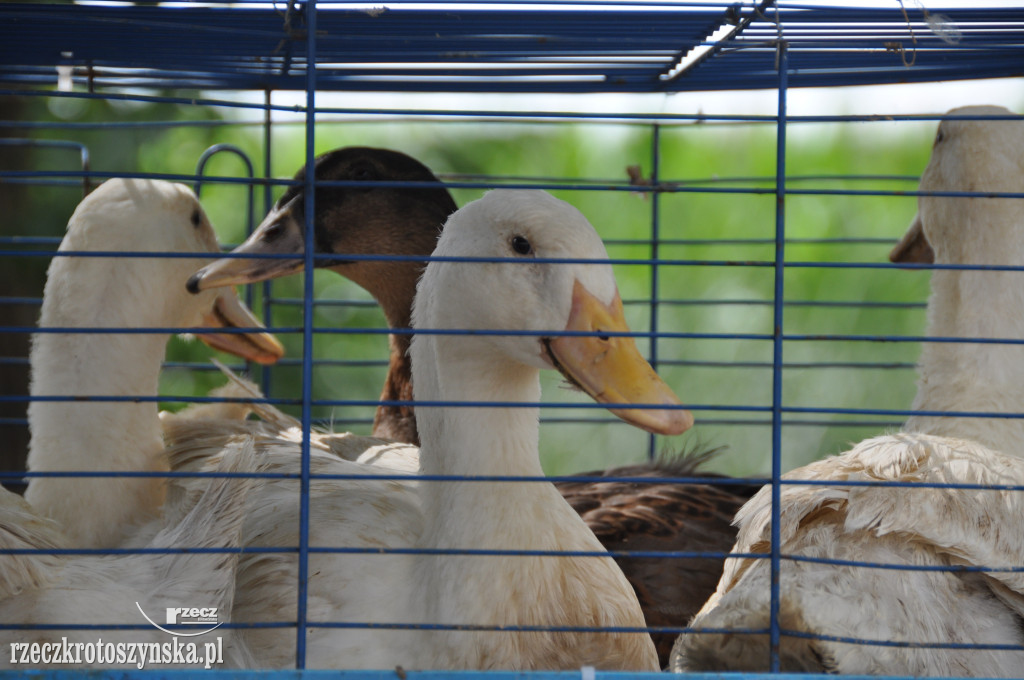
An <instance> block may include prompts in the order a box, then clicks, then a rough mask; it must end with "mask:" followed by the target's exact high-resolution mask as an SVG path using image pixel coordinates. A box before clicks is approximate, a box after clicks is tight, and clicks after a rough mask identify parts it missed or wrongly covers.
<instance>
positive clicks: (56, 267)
mask: <svg viewBox="0 0 1024 680" xmlns="http://www.w3.org/2000/svg"><path fill="white" fill-rule="evenodd" d="M68 251H105V252H109V251H135V252H139V251H147V252H161V251H168V252H173V253H209V254H210V255H211V257H212V256H213V255H215V254H216V253H217V252H219V248H218V247H217V239H216V237H215V236H214V233H213V228H212V227H211V226H210V223H209V220H208V219H207V217H206V214H205V213H204V212H203V209H202V207H201V206H200V204H199V201H198V199H197V198H196V196H195V194H193V193H192V191H191V190H190V189H188V188H187V187H185V186H184V185H181V184H171V183H168V182H160V181H152V180H128V179H111V180H109V181H107V182H105V183H104V184H103V185H102V186H100V187H99V188H98V189H96V190H95V191H94V192H93V193H92V194H90V195H89V196H88V197H86V198H85V199H84V200H83V201H82V202H81V203H80V204H79V206H78V208H77V209H76V210H75V213H74V214H73V215H72V216H71V219H70V221H69V222H68V229H67V234H66V236H65V237H64V239H63V241H62V242H61V245H60V252H61V253H66V252H68ZM203 261H205V260H202V259H200V260H198V261H197V260H196V259H192V258H183V257H178V258H174V257H168V258H163V257H127V258H126V257H118V258H113V257H94V256H62V255H58V256H57V257H54V259H53V261H52V263H51V264H50V269H49V272H48V275H47V282H46V289H45V291H44V294H43V306H42V312H41V314H40V326H43V327H58V328H83V329H95V328H108V327H109V328H145V327H155V328H168V327H192V326H216V325H244V326H258V325H259V322H258V321H257V320H256V319H255V318H254V317H253V316H252V315H251V314H250V313H249V312H248V310H247V309H245V308H244V307H242V306H241V303H240V302H239V301H238V298H237V296H236V295H235V293H234V291H233V290H230V289H227V290H224V291H217V292H216V293H213V294H211V293H205V294H203V295H199V296H194V295H190V294H189V293H188V292H187V291H186V290H185V281H186V280H187V279H188V276H189V273H190V272H191V271H192V270H193V269H195V267H196V265H197V262H203ZM201 337H202V338H203V340H204V341H205V342H207V343H208V344H211V345H212V346H214V347H217V348H221V349H227V350H229V351H232V352H235V353H237V354H240V355H243V356H248V357H250V358H252V359H255V360H257V361H262V362H272V361H274V360H276V359H277V358H278V357H280V356H281V354H282V353H283V350H282V348H281V346H280V344H278V343H277V341H276V340H275V339H274V338H272V337H271V336H268V335H266V334H251V335H238V334H234V335H227V334H220V335H203V336H201ZM169 338H170V335H169V334H168V333H152V334H141V333H87V332H81V333H74V332H72V333H40V334H37V335H36V336H35V337H34V339H33V343H32V353H31V364H32V383H31V393H32V396H33V397H36V398H39V397H48V396H78V397H89V396H149V395H155V394H157V385H158V377H159V373H160V368H161V363H162V361H163V357H164V352H165V347H166V345H167V341H168V340H169ZM28 420H29V429H30V430H31V437H32V439H31V444H30V447H29V454H28V468H29V470H30V471H32V472H58V471H70V470H87V471H94V472H103V471H133V472H162V471H166V470H167V469H168V467H167V460H166V457H165V455H164V445H163V439H162V433H161V428H160V422H159V420H158V418H157V405H156V403H154V402H139V403H133V402H130V401H113V402H102V401H92V402H90V401H88V400H80V401H76V400H72V401H47V400H37V401H33V402H31V403H30V405H29V408H28ZM164 486H165V484H164V480H162V479H159V478H123V477H122V478H102V477H92V478H61V477H37V478H32V479H31V480H30V481H29V486H28V490H27V491H26V493H25V498H26V499H27V500H28V501H29V503H30V504H31V505H32V507H33V508H34V509H35V510H36V511H38V512H40V513H41V514H42V515H44V516H46V517H50V518H52V519H54V520H56V521H57V524H58V525H59V526H60V527H61V528H62V530H63V531H64V532H65V534H66V535H67V537H68V538H69V539H70V540H71V545H73V546H74V547H79V548H101V547H113V546H116V545H118V544H120V543H121V542H122V541H123V540H124V539H125V537H126V536H127V535H128V534H130V533H131V532H132V531H133V530H134V527H136V526H137V525H139V524H141V523H144V522H146V521H148V520H150V519H153V518H154V517H156V516H157V515H158V513H159V509H160V506H161V504H162V502H163V497H164Z"/></svg>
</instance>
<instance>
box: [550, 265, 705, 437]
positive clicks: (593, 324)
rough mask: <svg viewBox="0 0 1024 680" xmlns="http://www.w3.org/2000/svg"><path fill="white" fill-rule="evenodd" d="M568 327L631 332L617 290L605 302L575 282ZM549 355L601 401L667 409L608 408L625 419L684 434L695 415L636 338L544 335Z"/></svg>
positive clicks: (657, 431) (650, 429) (659, 431)
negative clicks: (644, 351) (664, 378)
mask: <svg viewBox="0 0 1024 680" xmlns="http://www.w3.org/2000/svg"><path fill="white" fill-rule="evenodd" d="M565 330H567V331H589V332H594V333H602V332H611V333H618V332H628V331H629V326H627V325H626V319H625V316H624V315H623V312H622V300H621V298H619V294H618V293H616V294H615V299H614V300H612V302H611V304H608V305H605V304H602V303H601V301H600V300H598V299H597V298H596V297H594V295H592V294H591V293H590V292H589V291H588V290H587V289H586V288H584V287H583V285H582V284H581V283H580V282H579V281H576V284H575V285H574V286H573V291H572V311H571V312H570V314H569V322H568V324H567V325H566V327H565ZM545 346H546V349H547V353H548V359H549V360H550V361H551V363H552V364H554V366H555V368H557V369H558V371H559V372H560V373H561V374H562V375H563V376H565V378H566V379H567V380H568V381H569V382H571V383H573V384H574V385H576V386H578V387H579V388H580V389H582V390H583V391H584V392H586V393H587V394H589V395H590V396H591V397H593V399H594V400H595V401H597V402H598V403H600V404H637V405H644V406H656V407H663V408H628V407H614V408H611V409H609V410H610V411H611V412H612V413H614V414H615V415H616V416H618V417H619V418H622V420H624V421H626V422H627V423H630V424H631V425H636V426H637V427H639V428H641V429H644V430H647V431H648V432H652V433H654V434H668V435H672V434H681V433H683V432H685V431H686V430H688V429H689V428H690V427H691V426H692V425H693V415H691V414H690V412H689V411H687V410H685V409H683V408H682V402H680V401H679V398H678V397H677V396H676V395H675V393H674V392H673V391H672V389H671V388H669V386H668V385H666V384H665V381H663V380H662V379H661V378H660V377H658V374H657V373H655V372H654V369H653V368H651V365H650V364H649V363H647V361H646V360H645V359H644V358H643V356H642V355H641V354H640V352H639V350H637V348H636V343H635V342H633V338H630V337H625V336H612V335H593V336H583V335H571V336H564V335H563V336H560V337H558V338H555V339H553V340H546V341H545Z"/></svg>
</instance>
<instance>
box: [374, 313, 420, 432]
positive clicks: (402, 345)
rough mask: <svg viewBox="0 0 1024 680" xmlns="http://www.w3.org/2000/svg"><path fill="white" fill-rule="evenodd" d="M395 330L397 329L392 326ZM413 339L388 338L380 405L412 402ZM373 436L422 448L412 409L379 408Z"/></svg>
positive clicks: (403, 336) (404, 407)
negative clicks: (411, 346)
mask: <svg viewBox="0 0 1024 680" xmlns="http://www.w3.org/2000/svg"><path fill="white" fill-rule="evenodd" d="M392 328H395V326H394V325H392ZM411 339H412V336H411V335H409V334H407V333H401V334H397V333H392V334H391V335H389V336H388V344H389V346H390V348H391V356H390V361H389V363H388V375H387V378H386V379H385V381H384V389H383V391H382V392H381V393H380V400H381V401H412V360H410V359H409V342H410V340H411ZM373 436H374V437H380V438H382V439H391V440H393V441H399V442H404V443H406V444H415V445H416V446H419V444H420V436H419V432H418V431H417V429H416V414H415V412H414V410H413V407H412V406H391V405H386V404H382V405H380V406H378V407H377V413H376V415H374V418H373Z"/></svg>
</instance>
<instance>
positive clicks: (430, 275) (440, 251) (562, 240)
mask: <svg viewBox="0 0 1024 680" xmlns="http://www.w3.org/2000/svg"><path fill="white" fill-rule="evenodd" d="M434 255H435V256H443V257H445V258H461V257H466V258H475V259H485V260H486V259H489V258H494V259H495V260H513V261H491V262H478V263H464V262H432V263H431V264H430V265H428V267H427V269H426V271H425V273H424V276H423V279H422V280H421V282H420V288H419V290H420V293H419V294H418V295H417V298H416V303H415V305H414V309H413V326H414V327H415V328H417V329H418V330H423V329H431V328H433V329H466V330H470V331H485V332H486V334H483V335H469V336H460V335H457V336H431V337H434V338H436V339H437V343H432V344H444V345H467V346H472V347H473V348H474V349H473V350H471V351H470V352H469V353H465V354H462V358H463V359H464V360H467V361H472V359H473V358H474V356H475V355H478V356H479V357H480V358H481V366H480V368H481V369H484V366H486V367H487V369H485V370H490V371H491V372H492V373H493V372H497V375H502V376H504V377H506V378H507V377H509V376H510V373H516V372H520V370H521V369H525V368H529V369H533V370H534V371H536V370H540V369H545V368H555V369H557V370H559V371H560V372H561V373H562V375H563V376H565V377H566V378H567V379H568V380H569V382H571V383H573V384H574V385H576V386H577V387H579V388H580V389H582V390H583V391H585V392H586V393H587V394H589V395H590V396H591V397H593V398H594V399H595V400H597V401H598V402H600V403H607V404H613V405H614V404H618V405H619V406H617V407H615V408H612V411H613V413H615V414H616V415H618V416H619V417H620V418H622V419H623V420H625V421H626V422H629V423H632V424H634V425H637V426H638V427H641V428H643V429H646V430H648V431H651V432H655V433H661V434H679V433H681V432H683V431H684V430H686V429H687V428H689V427H690V426H691V425H692V424H693V419H692V416H691V415H690V414H689V412H687V411H685V410H683V409H682V408H680V406H681V404H680V402H679V400H678V398H677V397H676V396H675V394H674V393H673V392H672V390H671V389H670V388H669V387H668V386H667V385H665V383H664V382H662V380H661V379H660V378H659V377H658V376H657V374H655V373H654V370H653V369H652V368H651V367H650V364H648V363H647V362H646V361H645V360H644V359H643V357H642V356H641V355H640V353H639V352H638V350H637V349H636V344H635V342H634V341H633V339H632V338H631V337H628V336H623V335H616V334H619V333H628V331H629V329H628V326H627V325H626V323H625V320H624V318H623V313H622V301H621V299H620V298H619V293H618V288H617V286H616V284H615V277H614V275H613V274H612V268H611V266H610V265H609V264H608V263H607V259H608V254H607V252H606V251H605V248H604V244H603V243H602V242H601V238H600V237H599V236H598V235H597V232H596V231H595V230H594V228H593V227H592V226H591V225H590V223H589V222H588V221H587V219H586V218H585V217H584V216H583V215H582V214H581V213H580V212H579V211H578V210H576V208H574V207H572V206H571V205H569V204H568V203H566V202H564V201H560V200H558V199H556V198H554V197H553V196H551V195H550V194H547V193H545V192H543V191H528V190H496V191H491V192H490V193H488V194H486V195H485V196H484V197H483V198H481V199H479V200H477V201H474V202H472V203H470V204H468V205H466V206H465V207H463V208H462V209H461V210H459V211H458V212H457V213H455V214H454V215H453V216H452V217H451V219H449V221H448V223H447V225H446V226H445V229H444V231H443V233H442V235H441V238H440V240H439V241H438V246H437V250H435V251H434ZM544 260H566V262H545V261H544ZM426 290H429V291H430V293H429V294H425V293H424V291H426ZM524 331H525V333H524ZM504 332H508V333H507V334H506V333H504ZM565 333H568V334H565ZM575 333H581V334H582V333H586V334H595V335H575ZM602 333H606V334H607V335H602ZM423 337H425V336H421V335H417V336H416V338H415V339H414V340H413V349H412V353H413V356H414V358H413V366H414V367H415V366H416V365H417V364H416V361H417V359H416V356H415V355H416V353H417V351H418V350H417V348H416V347H417V344H418V343H419V344H421V345H422V344H426V342H425V341H423V340H422V338H423ZM460 351H461V350H460ZM434 365H436V363H435V362H429V363H425V366H434ZM526 373H527V374H529V373H530V371H527V372H526ZM442 379H443V377H442ZM417 391H418V390H417ZM628 404H643V405H653V406H661V407H664V408H650V409H648V408H630V407H629V406H628Z"/></svg>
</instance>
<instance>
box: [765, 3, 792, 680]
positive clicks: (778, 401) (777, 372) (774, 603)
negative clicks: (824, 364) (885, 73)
mask: <svg viewBox="0 0 1024 680" xmlns="http://www.w3.org/2000/svg"><path fill="white" fill-rule="evenodd" d="M777 14H778V10H776V15H777ZM777 54H778V57H777V58H778V71H779V121H778V127H777V134H778V138H777V141H776V144H775V148H776V151H775V181H776V204H775V296H774V302H775V304H774V307H773V328H774V339H773V342H772V363H773V364H774V368H773V370H772V486H771V488H772V525H771V572H770V573H771V598H770V601H769V618H770V622H771V630H770V633H769V638H770V642H769V669H770V670H771V672H772V673H778V672H779V663H780V660H779V642H780V637H781V632H780V623H779V574H780V569H781V564H780V556H781V549H782V548H781V536H780V532H779V524H780V513H781V491H782V486H781V484H779V481H780V480H781V478H782V408H783V394H782V351H783V335H782V333H783V328H784V326H783V313H782V311H783V305H782V301H783V299H784V298H785V289H784V286H785V278H786V92H787V87H788V85H789V82H788V78H787V74H788V71H789V65H788V61H787V56H786V55H787V49H786V45H785V43H780V44H779V45H778V52H777Z"/></svg>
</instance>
